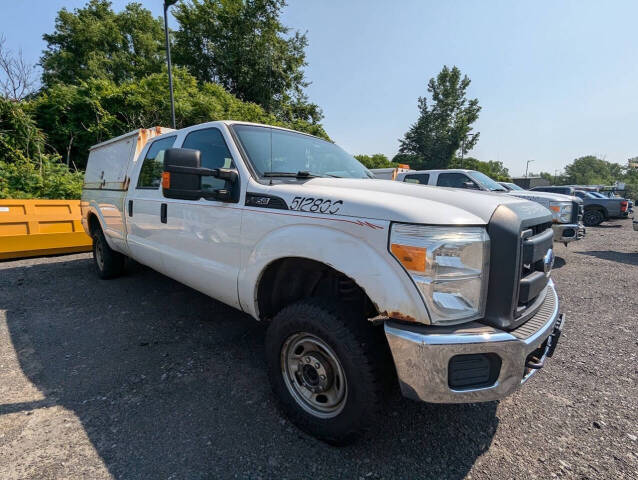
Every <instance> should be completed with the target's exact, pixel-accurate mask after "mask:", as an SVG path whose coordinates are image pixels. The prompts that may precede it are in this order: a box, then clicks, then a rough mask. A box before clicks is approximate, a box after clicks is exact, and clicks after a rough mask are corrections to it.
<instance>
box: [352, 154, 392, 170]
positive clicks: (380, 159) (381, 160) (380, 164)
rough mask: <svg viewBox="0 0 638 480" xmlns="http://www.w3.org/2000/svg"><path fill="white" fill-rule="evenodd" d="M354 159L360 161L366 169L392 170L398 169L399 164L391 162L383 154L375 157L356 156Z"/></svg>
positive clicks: (374, 155)
mask: <svg viewBox="0 0 638 480" xmlns="http://www.w3.org/2000/svg"><path fill="white" fill-rule="evenodd" d="M354 158H356V159H357V160H359V161H360V162H361V163H362V164H363V165H364V166H365V167H366V168H391V167H397V166H398V165H399V164H398V163H394V162H391V161H390V160H388V157H386V156H385V155H384V154H382V153H375V154H373V155H355V156H354Z"/></svg>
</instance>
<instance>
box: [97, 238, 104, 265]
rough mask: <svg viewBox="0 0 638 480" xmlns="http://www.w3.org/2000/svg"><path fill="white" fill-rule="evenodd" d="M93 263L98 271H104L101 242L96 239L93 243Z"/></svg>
mask: <svg viewBox="0 0 638 480" xmlns="http://www.w3.org/2000/svg"><path fill="white" fill-rule="evenodd" d="M95 261H96V262H97V266H98V267H99V268H100V270H104V253H103V252H102V242H101V241H100V240H98V239H96V241H95Z"/></svg>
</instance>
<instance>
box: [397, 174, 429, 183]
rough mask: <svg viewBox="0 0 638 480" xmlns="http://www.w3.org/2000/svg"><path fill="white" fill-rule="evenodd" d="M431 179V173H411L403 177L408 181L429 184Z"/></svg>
mask: <svg viewBox="0 0 638 480" xmlns="http://www.w3.org/2000/svg"><path fill="white" fill-rule="evenodd" d="M429 180H430V174H429V173H411V174H410V175H406V176H405V178H404V179H403V181H404V182H406V183H419V184H421V185H427V184H428V181H429Z"/></svg>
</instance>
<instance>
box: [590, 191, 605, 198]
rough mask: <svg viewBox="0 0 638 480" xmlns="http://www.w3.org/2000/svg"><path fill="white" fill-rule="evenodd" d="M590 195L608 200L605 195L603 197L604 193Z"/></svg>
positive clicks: (591, 193)
mask: <svg viewBox="0 0 638 480" xmlns="http://www.w3.org/2000/svg"><path fill="white" fill-rule="evenodd" d="M589 194H590V195H593V196H594V197H596V198H607V197H606V196H605V195H603V194H602V193H598V192H589Z"/></svg>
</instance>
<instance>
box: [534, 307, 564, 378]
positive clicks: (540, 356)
mask: <svg viewBox="0 0 638 480" xmlns="http://www.w3.org/2000/svg"><path fill="white" fill-rule="evenodd" d="M564 322H565V314H564V313H561V314H560V315H559V316H558V320H557V321H556V325H554V330H553V331H552V333H551V335H550V336H549V337H547V342H546V343H545V348H543V349H542V350H541V348H538V349H536V350H534V351H533V352H532V353H530V354H529V356H528V357H527V361H526V362H525V366H526V367H527V368H531V369H534V370H538V369H541V368H543V367H544V366H545V359H547V358H551V357H552V355H554V351H555V350H556V345H558V340H559V339H560V335H561V333H562V332H563V325H564Z"/></svg>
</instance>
